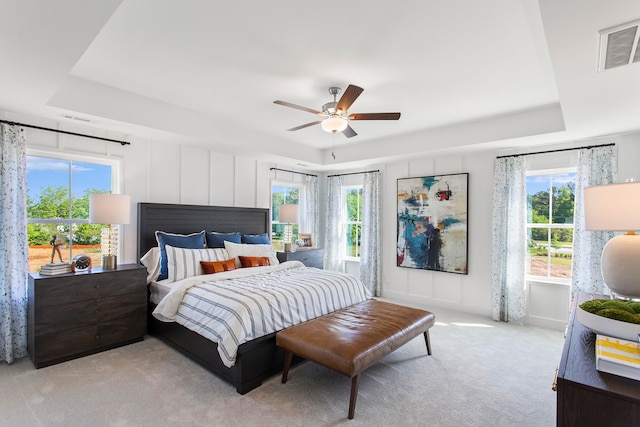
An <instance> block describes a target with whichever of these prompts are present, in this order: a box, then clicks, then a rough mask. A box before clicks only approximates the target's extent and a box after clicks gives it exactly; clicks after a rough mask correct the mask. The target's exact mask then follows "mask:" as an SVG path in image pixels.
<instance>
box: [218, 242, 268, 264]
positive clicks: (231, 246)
mask: <svg viewBox="0 0 640 427" xmlns="http://www.w3.org/2000/svg"><path fill="white" fill-rule="evenodd" d="M224 247H225V248H226V249H227V252H228V253H229V258H230V259H231V258H235V259H236V266H237V267H238V268H241V267H242V264H240V258H238V257H239V256H266V257H269V263H270V264H271V265H278V264H280V261H278V257H277V256H276V250H275V249H273V246H271V245H248V244H241V243H233V242H228V241H225V242H224Z"/></svg>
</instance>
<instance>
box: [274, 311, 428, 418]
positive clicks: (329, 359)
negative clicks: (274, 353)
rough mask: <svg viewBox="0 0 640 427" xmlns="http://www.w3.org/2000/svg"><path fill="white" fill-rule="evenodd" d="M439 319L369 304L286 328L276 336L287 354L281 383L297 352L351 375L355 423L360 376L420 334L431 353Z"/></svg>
mask: <svg viewBox="0 0 640 427" xmlns="http://www.w3.org/2000/svg"><path fill="white" fill-rule="evenodd" d="M435 319H436V316H435V314H433V313H431V312H428V311H425V310H419V309H416V308H411V307H405V306H402V305H397V304H391V303H388V302H383V301H378V300H367V301H363V302H361V303H358V304H354V305H352V306H350V307H346V308H343V309H341V310H338V311H335V312H333V313H329V314H326V315H324V316H320V317H317V318H315V319H312V320H309V321H307V322H304V323H301V324H299V325H295V326H292V327H290V328H287V329H284V330H282V331H280V332H278V333H277V334H276V344H277V345H278V346H279V347H282V348H283V349H284V350H285V352H286V353H285V363H284V369H283V371H282V382H283V383H286V382H287V377H288V375H289V368H290V366H291V360H292V357H293V355H294V354H296V355H298V356H300V357H302V358H304V359H307V360H311V361H312V362H315V363H318V364H320V365H322V366H324V367H326V368H329V369H332V370H334V371H336V372H339V373H341V374H343V375H346V376H348V377H350V378H351V398H350V401H349V418H350V419H352V418H353V415H354V412H355V407H356V397H357V396H358V383H359V378H360V373H361V372H362V371H364V370H365V369H367V368H368V367H369V366H371V365H373V364H374V363H375V362H377V361H378V360H380V359H381V358H383V357H384V356H386V355H388V354H389V353H391V352H392V351H394V350H396V349H397V348H399V347H401V346H402V345H404V344H406V343H407V342H409V341H411V340H412V339H413V338H415V337H417V336H418V335H420V334H424V340H425V342H426V344H427V354H429V355H431V344H430V343H429V328H430V327H431V326H433V323H434V322H435Z"/></svg>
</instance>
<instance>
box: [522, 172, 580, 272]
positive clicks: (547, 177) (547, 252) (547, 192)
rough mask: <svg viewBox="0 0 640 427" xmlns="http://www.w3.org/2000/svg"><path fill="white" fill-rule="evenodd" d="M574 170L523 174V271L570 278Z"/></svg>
mask: <svg viewBox="0 0 640 427" xmlns="http://www.w3.org/2000/svg"><path fill="white" fill-rule="evenodd" d="M574 203H575V172H565V173H555V174H553V173H551V174H543V175H529V176H527V204H528V209H527V232H528V247H529V253H528V255H529V256H528V258H527V273H528V274H530V275H533V276H543V277H555V278H570V277H571V261H572V258H573V213H574Z"/></svg>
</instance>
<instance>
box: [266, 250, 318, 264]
mask: <svg viewBox="0 0 640 427" xmlns="http://www.w3.org/2000/svg"><path fill="white" fill-rule="evenodd" d="M276 255H277V257H278V261H280V262H285V261H293V260H295V261H300V262H301V263H303V264H304V265H306V266H307V267H315V268H322V267H323V266H324V261H323V259H324V249H307V250H300V251H294V252H277V254H276Z"/></svg>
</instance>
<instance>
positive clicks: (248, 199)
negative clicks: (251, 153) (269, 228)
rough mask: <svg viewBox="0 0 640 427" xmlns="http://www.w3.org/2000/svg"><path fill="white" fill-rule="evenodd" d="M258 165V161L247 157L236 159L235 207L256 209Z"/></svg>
mask: <svg viewBox="0 0 640 427" xmlns="http://www.w3.org/2000/svg"><path fill="white" fill-rule="evenodd" d="M256 165H257V160H254V159H249V158H246V157H236V158H235V171H234V182H235V193H234V201H235V202H234V205H235V206H239V207H245V208H255V207H256V191H257V188H256V187H257V182H256V176H257V175H256V174H257V173H256Z"/></svg>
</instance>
